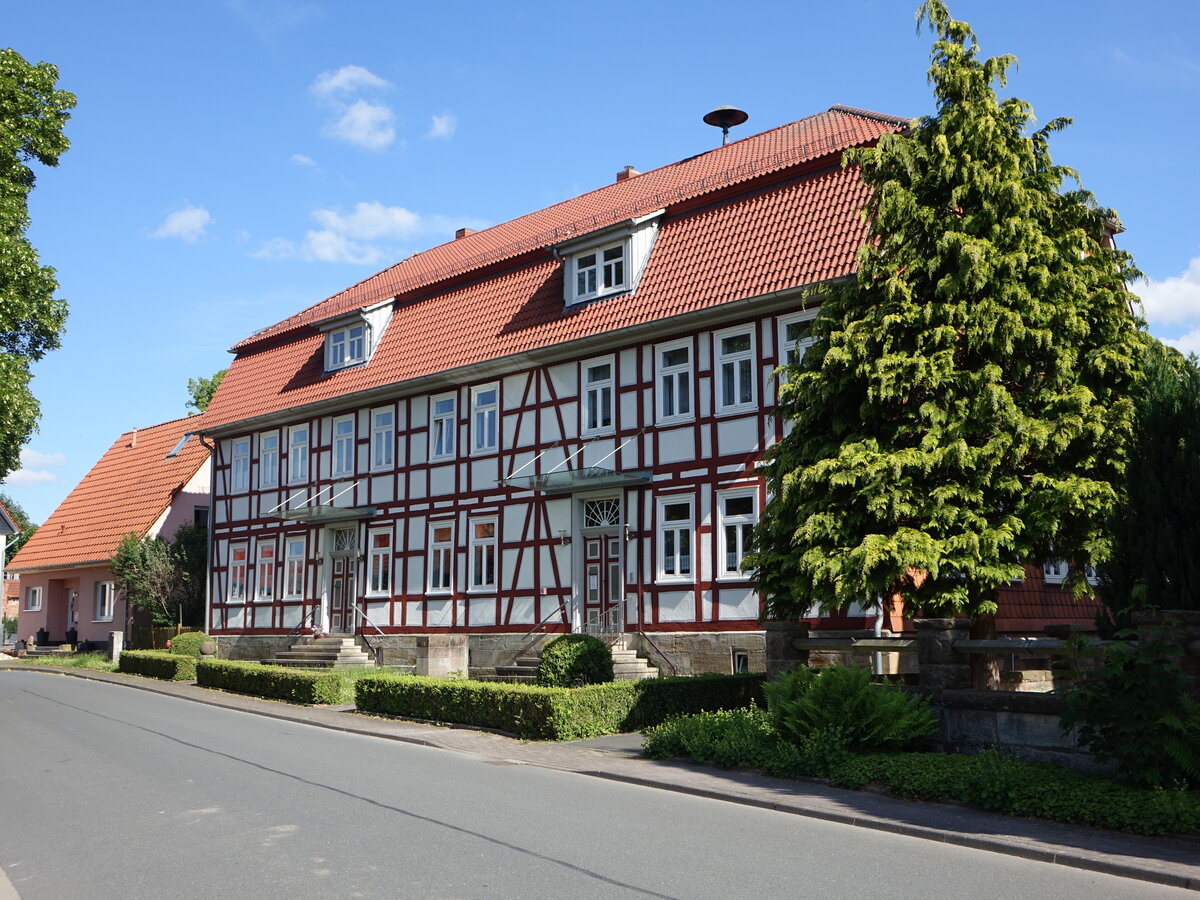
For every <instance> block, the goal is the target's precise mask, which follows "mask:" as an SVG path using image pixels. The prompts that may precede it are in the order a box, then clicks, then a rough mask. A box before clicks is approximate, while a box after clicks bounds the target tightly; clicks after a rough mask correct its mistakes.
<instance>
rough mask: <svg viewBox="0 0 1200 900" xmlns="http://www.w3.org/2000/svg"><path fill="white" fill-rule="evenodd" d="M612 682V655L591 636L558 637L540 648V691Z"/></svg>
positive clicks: (538, 672)
mask: <svg viewBox="0 0 1200 900" xmlns="http://www.w3.org/2000/svg"><path fill="white" fill-rule="evenodd" d="M612 680H613V658H612V651H611V650H609V649H608V644H606V643H604V641H602V640H600V638H598V637H596V636H595V635H594V634H560V635H559V636H558V637H556V638H555V639H554V640H552V641H551V642H550V643H548V644H547V645H546V646H545V647H543V648H542V653H541V657H540V659H539V661H538V670H537V683H538V684H540V685H542V687H582V686H583V685H585V684H608V683H609V682H610V681H612Z"/></svg>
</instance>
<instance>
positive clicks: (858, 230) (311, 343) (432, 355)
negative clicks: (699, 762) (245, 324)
mask: <svg viewBox="0 0 1200 900" xmlns="http://www.w3.org/2000/svg"><path fill="white" fill-rule="evenodd" d="M908 124H909V122H908V120H907V119H900V118H896V117H893V116H883V115H880V114H878V113H871V112H865V111H863V110H856V109H850V108H848V107H841V106H835V107H833V108H831V109H829V110H827V111H825V112H823V113H818V114H817V115H815V116H810V117H809V118H807V119H802V120H800V121H798V122H793V123H791V124H790V125H784V126H782V127H780V128H776V129H773V130H771V131H767V132H764V133H763V134H759V135H755V136H753V137H749V138H745V139H744V140H740V141H736V142H734V143H732V144H729V145H728V146H725V147H719V148H717V149H715V150H711V151H709V152H707V153H702V154H700V155H698V156H694V157H691V158H690V159H686V160H682V161H680V162H677V163H673V164H672V165H669V166H664V167H663V168H661V169H655V170H654V171H651V172H646V173H643V174H640V175H635V176H633V177H631V178H628V179H626V180H623V181H619V182H616V183H614V184H610V185H607V186H605V187H602V188H600V189H598V190H595V191H592V192H590V193H588V194H584V195H583V196H580V197H575V198H573V199H571V200H567V201H565V202H563V203H559V204H556V205H555V206H551V207H549V208H547V209H543V210H540V211H538V212H535V213H531V214H530V215H527V216H522V217H521V218H518V219H514V220H513V221H511V222H506V223H504V224H502V225H496V226H494V227H492V228H488V229H486V230H484V231H480V232H476V233H474V234H470V235H467V236H466V237H463V238H460V239H458V240H455V241H451V242H449V243H446V244H443V245H441V246H440V247H434V248H433V249H431V250H427V251H425V252H424V253H418V254H416V255H415V256H412V257H410V258H408V259H406V260H404V261H403V262H400V263H398V264H396V265H394V266H392V267H390V268H388V269H385V270H384V271H382V272H380V273H378V274H376V275H374V276H372V277H370V278H368V279H366V280H365V281H362V282H360V283H359V284H356V285H354V286H353V287H350V288H348V289H347V290H345V291H342V292H341V293H339V294H335V295H334V296H333V297H330V298H329V299H327V300H324V301H322V302H321V303H318V304H316V305H314V306H312V307H309V308H308V309H306V310H304V311H302V312H300V313H298V314H297V315H295V316H292V317H291V318H289V319H286V320H284V321H283V322H280V323H278V324H276V325H274V326H271V327H270V328H266V329H264V330H262V331H260V332H258V333H256V334H254V335H251V336H250V337H249V338H247V339H246V340H244V341H242V342H240V343H239V344H237V345H236V346H235V347H234V350H235V351H236V352H237V354H238V355H237V357H236V358H235V359H234V361H233V363H232V364H231V366H230V368H229V371H228V374H227V375H226V377H225V380H224V381H223V382H222V384H221V387H220V389H219V390H218V392H217V394H216V397H215V398H214V399H213V402H212V404H211V405H210V406H209V408H208V410H207V411H206V413H205V416H204V418H205V425H206V428H207V429H214V428H219V427H221V426H224V425H228V424H230V423H234V422H237V421H239V420H242V419H247V418H251V417H253V416H259V415H267V414H271V413H275V412H281V411H284V410H287V409H290V408H294V407H298V406H304V405H306V404H309V403H315V402H319V401H322V400H328V399H331V398H336V397H341V396H345V395H349V394H354V393H357V392H359V391H365V390H370V389H372V388H379V387H383V386H386V385H389V384H394V383H397V382H402V381H407V380H409V379H412V378H418V377H421V376H423V375H432V374H435V373H437V372H441V371H444V370H447V369H452V368H456V367H459V366H464V365H470V364H472V363H479V362H484V361H487V360H491V359H497V358H501V357H505V356H509V355H511V354H516V353H521V352H525V351H529V350H535V349H538V348H542V347H549V346H553V345H555V344H560V343H563V342H566V341H571V340H573V339H576V338H581V337H587V336H589V335H595V334H602V333H604V332H610V331H614V330H616V329H619V328H624V327H628V326H632V325H638V324H643V323H647V322H653V321H657V320H662V319H665V318H668V317H670V316H674V315H678V314H680V313H684V312H688V311H690V310H696V309H703V308H708V307H714V306H718V305H720V304H722V303H726V302H730V301H733V300H738V299H742V298H745V297H753V296H758V295H762V294H766V293H770V292H772V291H776V290H781V289H787V288H794V287H798V286H801V285H805V284H811V283H814V282H819V281H823V280H825V279H828V278H831V277H835V276H838V275H844V274H847V273H849V272H851V271H852V270H853V267H854V259H855V253H856V252H857V249H858V247H859V246H860V245H861V243H862V241H863V239H864V237H865V234H866V230H865V224H864V223H863V221H862V217H861V216H860V215H859V211H860V210H861V209H862V206H863V204H864V202H865V200H866V196H867V194H866V189H865V188H864V187H863V185H862V183H861V182H860V180H859V178H858V175H857V173H856V172H855V171H854V170H843V169H841V168H840V166H839V165H838V163H839V159H840V155H841V151H842V150H844V149H846V148H848V147H852V146H857V145H863V144H869V143H872V142H874V141H876V140H878V138H879V137H880V136H881V135H884V134H887V133H893V132H897V131H900V130H902V129H904V128H906V127H907V126H908ZM786 169H793V170H795V171H794V177H795V180H793V181H791V182H785V183H781V184H780V183H777V184H776V186H775V187H773V188H772V189H771V190H769V191H768V190H764V191H757V192H756V191H755V190H754V188H755V185H753V184H750V183H749V182H751V181H752V180H753V179H761V178H763V176H773V178H772V179H771V180H772V181H773V182H779V181H780V179H784V178H786V177H787V176H788V175H791V174H793V173H785V172H784V170H786ZM802 176H803V177H802ZM734 186H737V187H735V188H734V190H732V191H731V190H730V188H731V187H734ZM738 190H741V191H742V193H740V194H738V193H737V191H738ZM718 191H722V192H724V194H723V196H722V200H721V202H720V203H715V202H714V203H713V204H712V205H707V204H706V202H705V200H706V198H707V197H708V196H709V195H715V193H716V192H718ZM714 199H715V197H714ZM663 208H666V209H667V214H666V216H664V218H663V220H662V225H661V230H660V232H659V235H658V238H657V242H656V244H655V247H654V252H653V253H652V254H651V258H650V261H649V264H648V265H647V267H646V270H645V272H644V274H643V276H642V280H641V282H640V284H639V285H638V287H637V290H636V291H634V292H632V293H628V294H624V295H619V296H615V297H611V298H608V299H605V300H602V301H600V302H595V303H591V304H588V305H586V306H583V307H580V308H574V309H570V310H567V311H564V310H563V287H562V266H561V264H560V263H559V262H558V261H557V259H555V257H554V256H553V254H552V253H551V252H550V248H551V247H552V246H553V245H554V244H557V243H560V242H562V241H565V240H567V239H569V238H572V237H576V236H578V235H581V234H585V233H587V232H589V231H594V230H597V229H600V228H603V227H605V226H607V225H611V224H614V223H617V222H621V221H625V220H627V219H630V218H633V217H636V216H639V215H642V214H645V213H649V212H653V211H655V210H658V209H663ZM501 264H503V265H501ZM485 270H487V271H485ZM393 297H397V298H399V299H400V301H401V302H400V303H399V304H397V308H396V309H395V311H394V313H393V315H392V320H391V322H390V323H389V325H388V327H387V329H386V331H385V333H384V335H383V337H382V340H381V342H380V344H379V347H378V348H377V349H376V351H375V354H374V356H373V358H372V359H371V361H370V362H369V363H368V364H367V365H365V366H359V367H356V368H352V369H346V370H343V371H339V372H335V373H332V374H330V375H325V374H324V371H323V370H324V360H323V355H322V347H323V335H322V333H321V332H320V331H318V330H317V329H316V328H315V327H314V325H315V323H318V322H322V321H325V320H328V319H330V318H334V317H336V316H338V315H342V314H345V313H347V312H349V311H352V310H356V309H359V308H362V307H364V306H369V305H371V304H373V303H378V302H380V301H383V300H387V299H389V298H393Z"/></svg>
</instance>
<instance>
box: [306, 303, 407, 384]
mask: <svg viewBox="0 0 1200 900" xmlns="http://www.w3.org/2000/svg"><path fill="white" fill-rule="evenodd" d="M391 316H392V301H391V300H384V301H382V302H380V303H376V304H374V305H373V306H367V307H363V308H362V309H356V310H354V311H353V312H350V313H346V314H345V315H341V316H338V317H337V318H334V319H330V320H329V321H327V322H325V323H324V324H322V325H320V326H318V327H319V328H320V329H321V331H323V332H325V372H326V373H327V374H328V373H330V372H339V371H341V370H342V369H349V368H351V367H352V366H361V365H365V364H366V363H368V362H370V360H371V354H372V353H374V352H375V348H376V347H377V346H379V341H380V339H381V338H382V337H383V332H384V330H385V329H386V328H387V325H388V322H389V321H390V320H391Z"/></svg>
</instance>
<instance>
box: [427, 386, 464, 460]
mask: <svg viewBox="0 0 1200 900" xmlns="http://www.w3.org/2000/svg"><path fill="white" fill-rule="evenodd" d="M456 434H458V398H457V395H455V394H443V395H441V396H440V397H430V398H429V458H430V459H450V458H451V457H453V456H454V452H455V450H454V447H455V440H454V437H455V435H456Z"/></svg>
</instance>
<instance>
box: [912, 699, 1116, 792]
mask: <svg viewBox="0 0 1200 900" xmlns="http://www.w3.org/2000/svg"><path fill="white" fill-rule="evenodd" d="M1064 703H1065V701H1064V700H1063V698H1062V697H1061V696H1059V695H1057V694H1041V693H1019V692H1016V691H976V690H969V689H945V690H943V691H942V692H941V695H940V696H939V697H938V700H937V702H936V703H935V705H934V707H933V709H934V712H935V713H936V714H937V717H938V733H937V738H936V739H937V741H938V743H939V744H940V745H941V746H942V748H943V749H944V750H948V751H951V752H955V753H978V752H979V751H981V750H987V749H988V748H990V747H995V748H996V749H997V750H999V751H1001V752H1002V753H1006V754H1009V755H1011V756H1018V757H1020V758H1021V759H1028V760H1032V761H1034V762H1051V763H1056V764H1058V765H1060V766H1067V767H1068V768H1072V769H1078V770H1080V771H1083V772H1098V773H1100V774H1104V775H1111V774H1113V773H1114V772H1115V766H1112V765H1102V764H1100V763H1098V762H1096V759H1095V757H1093V756H1092V755H1091V754H1090V753H1088V752H1087V751H1086V750H1082V749H1080V747H1079V744H1078V742H1077V740H1076V734H1075V732H1073V731H1072V732H1064V731H1063V729H1062V726H1061V725H1059V721H1058V720H1059V717H1060V716H1061V715H1062V713H1063V708H1064Z"/></svg>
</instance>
